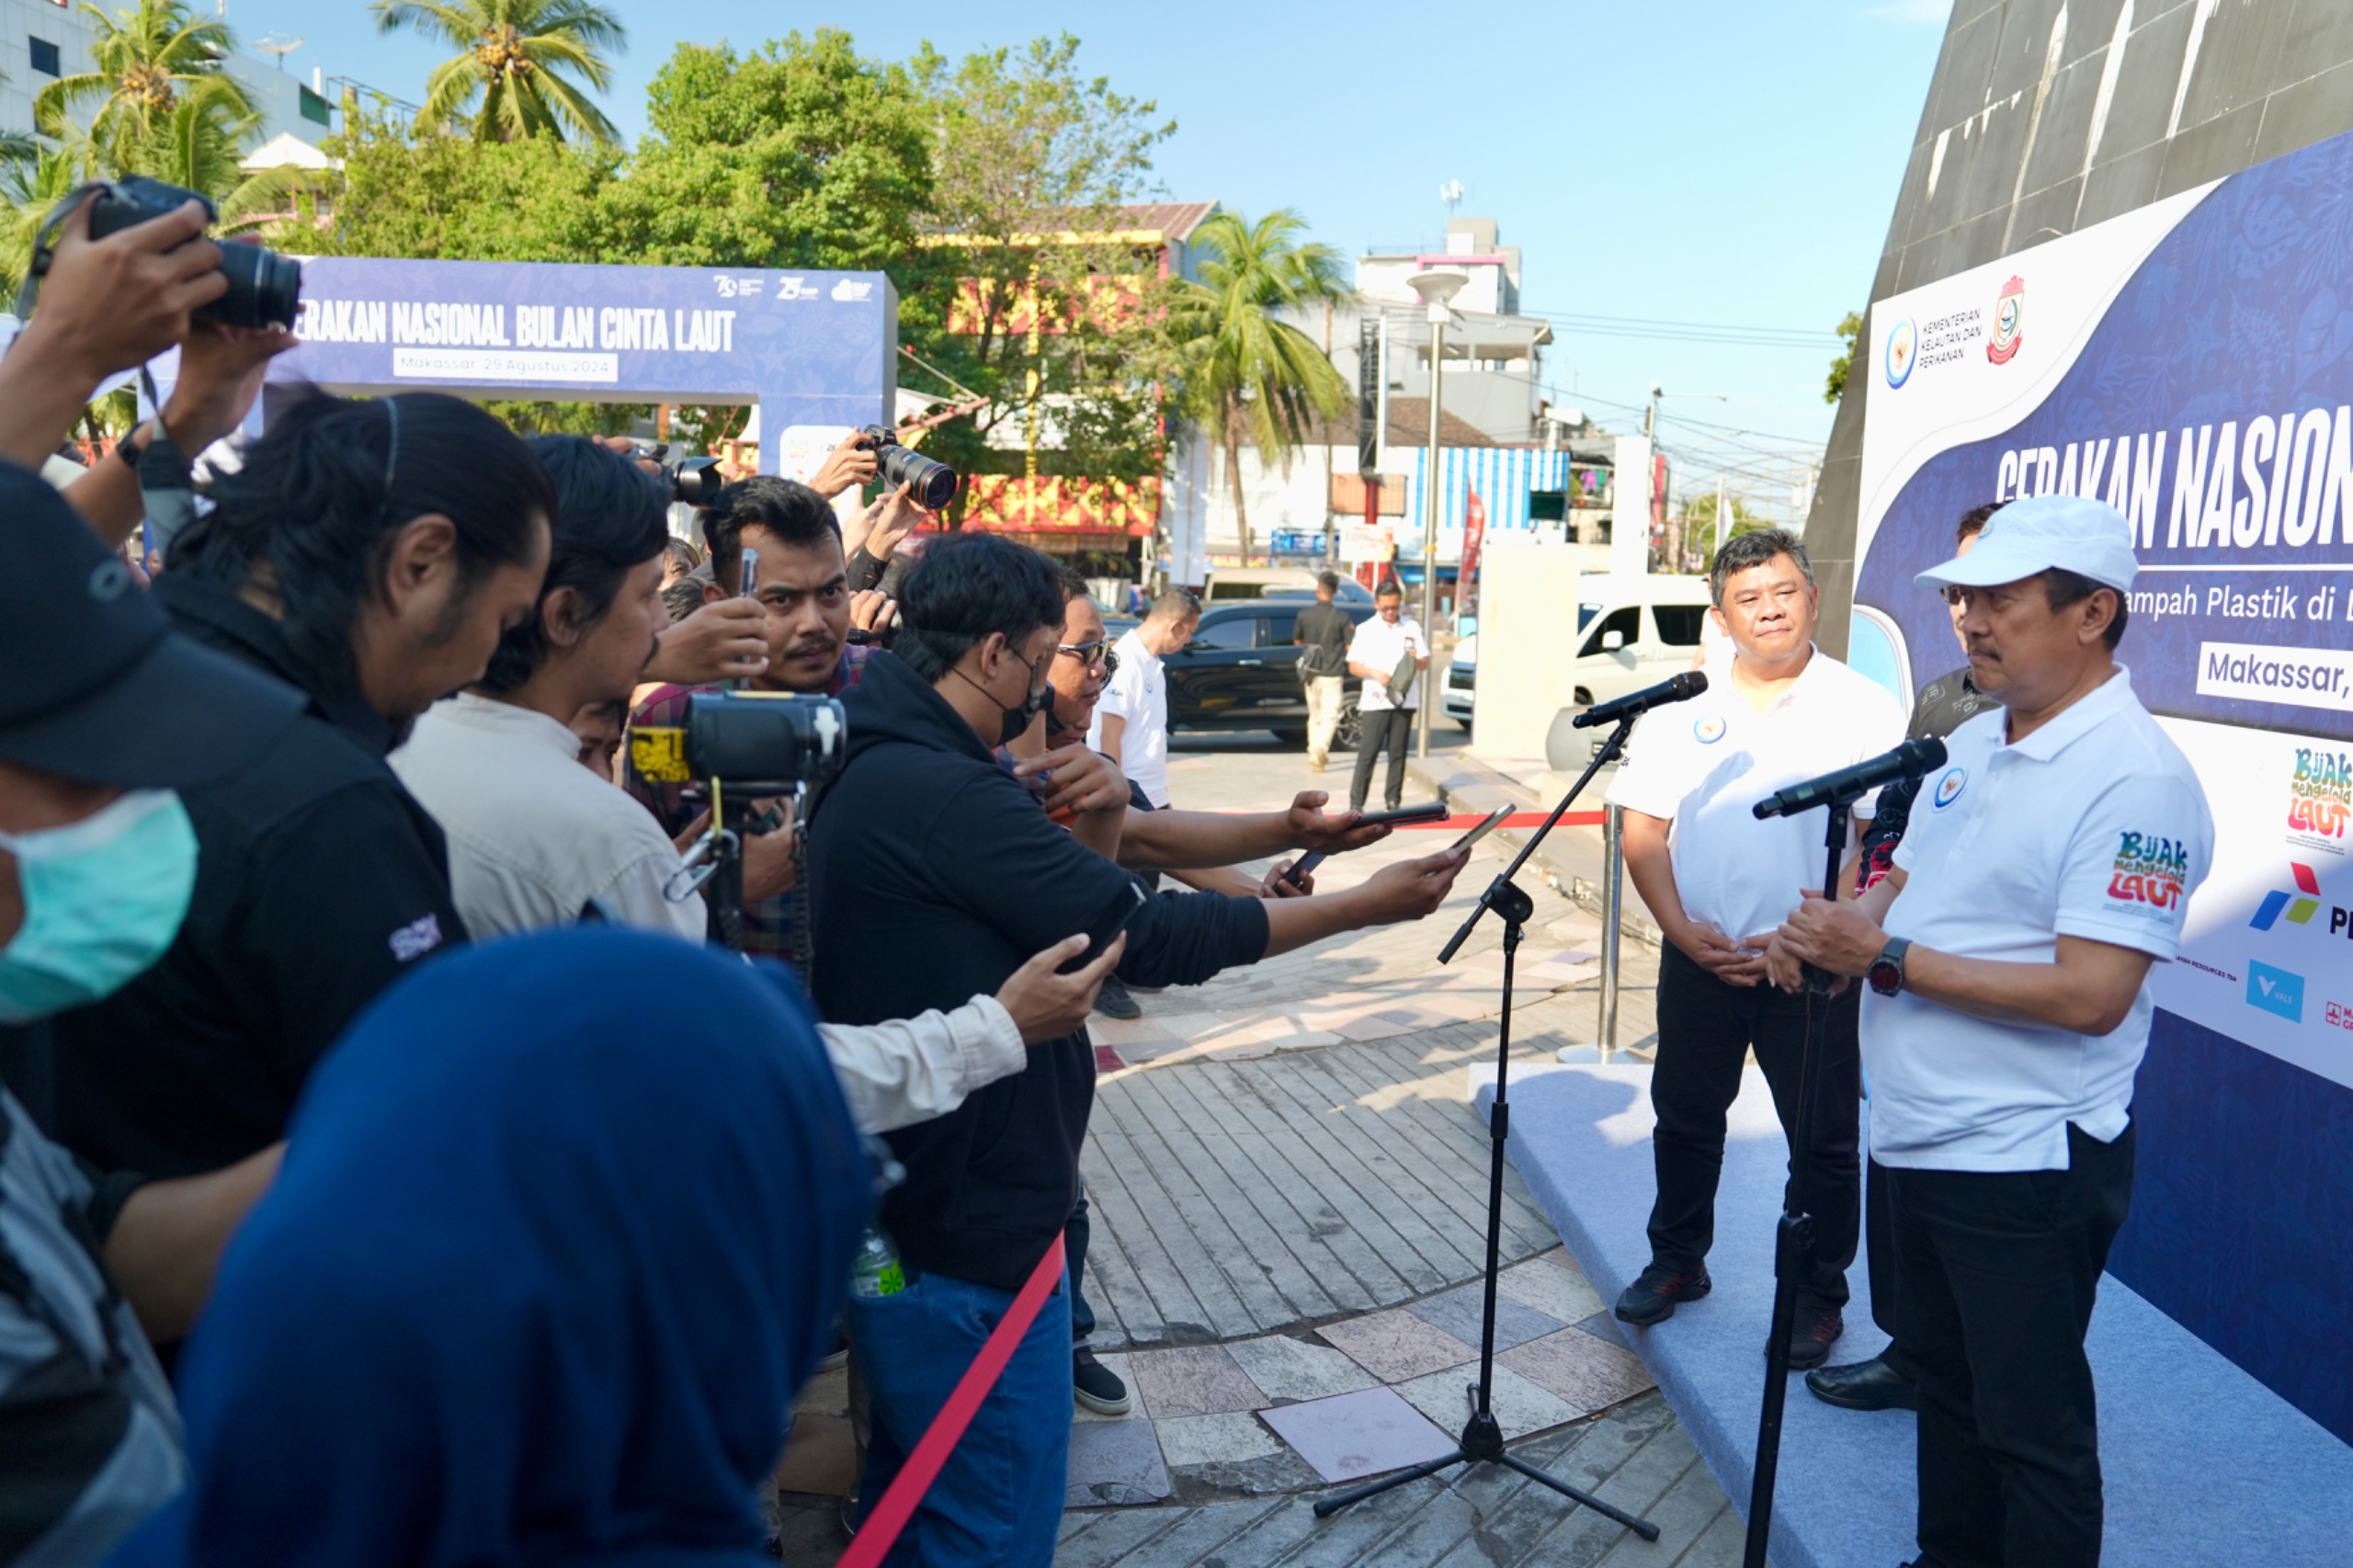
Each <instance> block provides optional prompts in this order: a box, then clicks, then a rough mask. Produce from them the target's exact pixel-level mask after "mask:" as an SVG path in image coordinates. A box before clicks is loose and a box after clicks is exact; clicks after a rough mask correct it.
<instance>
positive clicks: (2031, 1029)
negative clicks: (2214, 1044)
mask: <svg viewBox="0 0 2353 1568" xmlns="http://www.w3.org/2000/svg"><path fill="white" fill-rule="evenodd" d="M2007 733H2008V715H2007V714H2006V712H2004V711H2002V710H1995V711H1993V712H1989V713H1981V714H1979V715H1978V716H1977V717H1976V718H1974V719H1972V720H1970V721H1969V722H1967V723H1965V724H1963V725H1961V728H1960V729H1958V730H1955V731H1954V732H1953V733H1952V735H1951V736H1950V737H1949V739H1948V740H1947V741H1946V742H1945V745H1946V748H1947V751H1948V756H1947V759H1946V764H1945V767H1943V768H1942V769H1941V770H1939V771H1938V772H1936V773H1933V774H1931V775H1929V776H1928V777H1927V778H1924V779H1922V780H1921V783H1920V795H1919V798H1918V800H1916V801H1914V802H1913V806H1912V816H1911V821H1910V823H1909V824H1908V825H1907V826H1906V828H1905V830H1904V842H1903V844H1902V845H1901V846H1898V847H1897V849H1896V852H1895V863H1896V865H1897V866H1899V867H1901V868H1902V869H1903V870H1904V874H1905V876H1906V878H1907V879H1908V880H1907V881H1905V883H1904V891H1903V892H1901V893H1899V894H1897V895H1896V899H1895V902H1894V903H1893V904H1892V905H1891V906H1890V907H1889V909H1888V913H1887V930H1888V934H1889V935H1890V936H1894V937H1906V938H1908V939H1910V940H1911V941H1912V942H1914V943H1915V944H1917V945H1918V946H1920V947H1925V948H1933V949H1936V950H1937V951H1938V952H1943V953H1951V954H1954V955H1956V956H1958V957H1963V958H1975V959H1995V960H2002V961H2005V962H2008V963H2049V962H2051V961H2052V960H2053V959H2054V958H2055V957H2056V956H2057V954H2058V949H2059V938H2060V937H2063V936H2067V937H2086V938H2088V939H2090V940H2092V941H2096V942H2109V943H2113V944H2114V945H2116V946H2118V947H2121V948H2131V949H2137V950H2139V951H2141V952H2144V953H2148V954H2150V955H2151V956H2153V957H2154V958H2156V959H2158V960H2164V961H2170V960H2172V959H2173V957H2174V954H2175V952H2176V950H2177V948H2178V946H2179V944H2180V941H2181V923H2182V915H2183V910H2184V907H2185V906H2186V905H2187V904H2188V901H2189V895H2190V894H2191V893H2192V892H2196V891H2197V888H2198V885H2199V883H2200V882H2202V881H2205V880H2206V874H2207V872H2208V871H2209V870H2210V869H2211V868H2212V865H2213V858H2214V819H2213V816H2212V815H2211V812H2209V811H2208V810H2207V807H2206V795H2205V791H2204V790H2201V789H2200V787H2199V783H2198V776H2197V774H2196V773H2194V772H2192V771H2191V769H2190V766H2189V762H2188V758H2186V757H2184V756H2182V755H2181V749H2180V748H2179V747H2178V746H2177V745H2175V744H2174V743H2173V740H2172V738H2171V737H2170V736H2168V735H2167V734H2166V733H2165V732H2164V731H2163V730H2162V729H2160V728H2158V726H2157V722H2156V721H2155V720H2154V719H2152V718H2151V717H2150V716H2149V711H2148V710H2147V709H2145V708H2143V707H2142V706H2141V702H2140V699H2138V698H2136V697H2135V696H2133V694H2132V682H2131V674H2130V672H2128V671H2126V670H2124V669H2123V668H2121V667H2119V668H2118V670H2117V672H2116V675H2115V676H2114V678H2112V679H2110V680H2109V682H2108V683H2107V684H2105V685H2104V686H2102V687H2100V688H2099V689H2098V690H2097V691H2095V692H2092V693H2091V694H2090V695H2089V696H2087V697H2085V698H2083V699H2081V700H2079V701H2078V702H2076V704H2075V706H2074V707H2072V708H2070V709H2068V710H2065V711H2064V712H2063V713H2061V714H2060V715H2059V716H2058V717H2057V718H2055V719H2053V720H2052V721H2051V722H2049V723H2047V724H2045V725H2043V726H2042V727H2041V728H2040V729H2039V730H2037V731H2035V732H2034V733H2032V734H2030V735H2029V736H2027V738H2026V739H2025V740H2023V741H2020V742H2018V744H2015V745H2013V744H2009V742H2008V740H2007ZM2152 1010H2153V1005H2152V1004H2151V1002H2150V1000H2149V988H2148V986H2147V985H2146V984H2145V983H2144V984H2143V986H2142V987H2141V994H2139V995H2138V996H2136V997H2134V998H2133V1001H2132V1010H2131V1013H2129V1014H2128V1015H2126V1017H2125V1019H2124V1022H2123V1023H2122V1024H2120V1025H2119V1026H2118V1027H2117V1028H2115V1029H2114V1030H2113V1031H2112V1032H2110V1033H2109V1034H2105V1035H2081V1034H2075V1033H2072V1032H2070V1031H2068V1030H2065V1029H2057V1028H2044V1027H2041V1026H2039V1025H2034V1024H2022V1023H1995V1022H1994V1021H1992V1020H1990V1019H1986V1018H1979V1017H1972V1016H1971V1015H1970V1014H1967V1013H1963V1012H1959V1011H1957V1010H1955V1009H1953V1008H1950V1007H1946V1006H1939V1005H1938V1004H1937V1003H1934V1002H1929V1001H1927V1000H1925V999H1923V998H1921V997H1919V996H1915V995H1914V994H1911V993H1909V992H1904V993H1900V994H1896V995H1894V996H1881V995H1879V994H1877V993H1868V994H1865V995H1864V997H1863V1014H1862V1048H1863V1064H1864V1070H1865V1071H1866V1073H1867V1074H1869V1076H1870V1085H1871V1153H1872V1154H1873V1155H1874V1156H1875V1157H1876V1158H1877V1159H1878V1160H1879V1161H1880V1163H1881V1164H1882V1165H1895V1166H1900V1167H1904V1168H1917V1169H1923V1170H1959V1171H2047V1170H2065V1169H2066V1168H2067V1127H2068V1124H2069V1123H2071V1122H2072V1123H2074V1124H2075V1125H2076V1126H2078V1127H2081V1128H2082V1129H2083V1130H2084V1131H2086V1132H2087V1133H2089V1134H2090V1135H2091V1136H2093V1137H2094V1138H2097V1139H2099V1140H2100V1141H2101V1142H2109V1141H2111V1140H2113V1139H2114V1138H2116V1137H2117V1135H2118V1134H2120V1133H2121V1132H2122V1131H2124V1128H2125V1125H2126V1123H2127V1121H2128V1120H2129V1119H2130V1112H2131V1104H2132V1077H2133V1074H2135V1073H2136V1072H2138V1071H2139V1070H2140V1066H2141V1055H2142V1052H2143V1051H2144V1050H2145V1049H2146V1048H2147V1046H2148V1043H2149V1017H2150V1014H2151V1012H2152Z"/></svg>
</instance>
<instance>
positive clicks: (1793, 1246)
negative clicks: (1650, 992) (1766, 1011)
mask: <svg viewBox="0 0 2353 1568" xmlns="http://www.w3.org/2000/svg"><path fill="white" fill-rule="evenodd" d="M1859 793H1860V791H1858V794H1859ZM1853 805H1854V801H1853V800H1852V799H1838V800H1834V801H1831V802H1830V826H1829V830H1828V834H1827V836H1826V838H1825V840H1824V842H1825V845H1826V848H1825V850H1824V866H1823V870H1822V896H1823V897H1824V899H1827V900H1829V901H1830V902H1832V903H1836V902H1837V898H1838V879H1839V873H1840V870H1841V869H1842V868H1841V865H1840V862H1841V861H1842V860H1843V859H1844V858H1845V857H1846V853H1847V812H1849V811H1850V810H1852V808H1853ZM1830 978H1831V977H1830V975H1829V974H1828V973H1827V972H1825V971H1822V970H1818V969H1816V968H1814V967H1813V965H1812V964H1807V965H1806V966H1805V992H1806V1009H1805V1044H1804V1045H1803V1046H1802V1048H1801V1050H1802V1055H1801V1056H1800V1057H1799V1065H1798V1116H1797V1125H1796V1126H1795V1127H1793V1128H1791V1129H1790V1182H1789V1186H1788V1187H1785V1188H1783V1189H1782V1190H1783V1198H1782V1204H1781V1221H1780V1225H1779V1229H1778V1230H1777V1231H1776V1232H1775V1234H1774V1244H1773V1327H1772V1330H1771V1334H1772V1337H1771V1338H1769V1339H1768V1340H1767V1341H1766V1342H1765V1400H1764V1403H1763V1405H1762V1407H1761V1408H1760V1409H1759V1410H1758V1412H1757V1415H1756V1477H1755V1481H1754V1483H1753V1484H1752V1485H1751V1486H1750V1487H1749V1492H1748V1541H1747V1547H1746V1550H1745V1552H1744V1553H1743V1555H1742V1557H1741V1565H1742V1568H1765V1546H1766V1540H1767V1538H1768V1536H1770V1535H1771V1534H1772V1532H1773V1483H1774V1481H1775V1479H1776V1476H1777V1473H1778V1471H1779V1469H1780V1462H1781V1413H1782V1408H1783V1406H1784V1405H1785V1404H1786V1403H1788V1400H1789V1394H1790V1332H1791V1330H1793V1329H1794V1328H1795V1327H1796V1326H1797V1316H1798V1282H1799V1279H1800V1278H1801V1277H1802V1275H1803V1274H1804V1272H1805V1271H1806V1270H1807V1268H1808V1267H1811V1266H1812V1264H1813V1234H1814V1220H1813V1214H1812V1213H1810V1212H1809V1211H1808V1210H1807V1205H1806V1199H1807V1197H1808V1194H1807V1191H1806V1186H1807V1183H1806V1172H1807V1167H1808V1165H1810V1164H1811V1163H1812V1160H1813V1084H1814V1075H1815V1072H1816V1070H1817V1068H1818V1067H1819V1066H1820V1064H1821V1061H1822V1057H1823V1053H1824V1047H1825V1042H1826V1041H1827V1040H1828V1039H1829V1034H1830V1000H1831V996H1830ZM1769 983H1770V982H1769V981H1768V984H1769ZM1856 983H1857V984H1860V983H1861V982H1859V981H1858V982H1856Z"/></svg>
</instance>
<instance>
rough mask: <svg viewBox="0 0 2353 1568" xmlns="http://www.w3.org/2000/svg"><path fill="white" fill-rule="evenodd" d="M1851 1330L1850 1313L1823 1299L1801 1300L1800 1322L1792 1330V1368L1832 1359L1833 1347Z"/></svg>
mask: <svg viewBox="0 0 2353 1568" xmlns="http://www.w3.org/2000/svg"><path fill="white" fill-rule="evenodd" d="M1846 1332H1847V1314H1846V1313H1845V1312H1841V1311H1839V1310H1838V1309H1837V1308H1836V1307H1833V1306H1825V1305H1824V1304H1823V1303H1821V1302H1819V1301H1799V1302H1798V1321H1797V1326H1796V1327H1794V1328H1792V1329H1790V1371H1792V1372H1803V1371H1808V1370H1810V1369H1813V1368H1815V1367H1819V1366H1821V1365H1822V1364H1823V1363H1824V1361H1827V1360H1829V1359H1830V1347H1831V1346H1833V1345H1836V1343H1837V1342H1838V1337H1839V1335H1843V1334H1845V1333H1846Z"/></svg>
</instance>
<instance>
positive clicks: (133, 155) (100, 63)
mask: <svg viewBox="0 0 2353 1568" xmlns="http://www.w3.org/2000/svg"><path fill="white" fill-rule="evenodd" d="M82 14H83V15H84V16H85V17H90V18H91V20H92V22H93V23H94V25H95V29H96V37H94V38H93V39H92V40H91V43H90V58H91V60H92V62H95V63H96V64H97V70H95V71H85V72H80V73H77V74H74V75H72V76H63V77H60V78H59V79H58V80H56V81H54V82H51V84H50V85H48V86H46V87H43V88H42V89H41V90H40V97H36V98H35V99H34V100H33V122H34V124H36V125H37V126H39V127H40V130H41V131H42V132H43V133H44V134H46V135H49V136H51V137H54V138H57V139H58V140H61V141H65V140H73V139H74V131H75V130H76V129H77V128H76V127H75V125H74V115H75V114H76V113H77V112H78V111H79V110H81V109H83V108H85V107H86V106H88V105H89V104H90V103H92V102H93V101H96V102H97V112H96V113H95V114H93V115H92V116H91V117H90V121H89V128H88V134H87V136H86V138H85V139H81V142H80V144H81V146H82V149H83V153H84V156H85V169H86V171H87V172H89V173H93V174H96V173H100V172H111V171H112V170H120V169H126V168H129V167H130V166H131V165H132V164H133V163H134V162H135V161H136V159H137V150H138V149H139V148H140V147H141V146H142V144H143V143H146V142H151V141H153V139H154V138H155V137H156V136H157V135H158V134H160V133H161V132H162V131H163V128H164V126H165V122H166V121H168V120H169V119H171V117H172V114H173V112H174V111H175V110H176V109H177V108H179V106H180V105H181V103H182V102H183V101H185V100H186V99H187V97H188V95H189V94H191V93H197V92H199V91H200V92H201V93H202V94H203V95H205V96H207V97H211V98H213V99H215V100H218V101H222V102H225V103H229V104H232V105H233V106H234V110H235V112H237V113H239V114H251V113H252V112H253V105H252V104H251V103H250V102H248V101H247V100H246V97H245V92H244V88H243V87H240V86H239V85H237V84H236V82H235V81H234V80H233V79H232V78H231V77H229V76H228V75H226V74H223V73H222V69H221V61H222V57H223V56H225V55H226V54H227V53H228V52H229V49H230V45H231V43H232V42H233V40H232V38H231V36H230V33H229V28H228V24H227V23H225V22H221V21H216V20H213V19H210V18H209V17H199V16H196V15H194V14H192V13H191V12H190V11H189V10H188V6H185V5H183V4H182V3H181V0H139V4H138V6H137V8H136V9H135V10H130V11H118V12H116V13H115V14H114V15H113V16H111V17H109V16H108V15H107V14H106V13H105V12H104V11H101V10H99V9H98V8H97V6H93V5H91V4H90V3H89V0H83V5H82ZM106 165H111V169H108V168H107V167H105V166H106Z"/></svg>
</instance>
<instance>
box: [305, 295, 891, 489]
mask: <svg viewBox="0 0 2353 1568" xmlns="http://www.w3.org/2000/svg"><path fill="white" fill-rule="evenodd" d="M302 301H303V311H302V317H301V324H300V325H299V326H298V327H297V329H296V330H297V331H298V332H300V334H301V338H302V347H301V348H300V349H298V350H296V351H295V352H294V353H291V354H289V355H287V356H286V357H284V358H281V359H279V360H278V362H277V363H276V364H274V365H273V366H272V367H271V369H270V380H271V381H278V382H289V381H309V382H313V383H315V384H317V385H320V386H324V387H327V388H330V389H333V390H335V391H338V392H386V391H396V390H400V389H403V388H418V389H424V388H431V389H435V390H438V391H445V392H457V393H459V394H460V395H462V396H468V397H500V398H530V399H541V400H548V401H558V402H601V403H758V404H759V406H760V409H761V423H762V427H763V428H764V429H767V430H769V431H774V432H782V433H784V434H785V435H786V436H787V437H789V436H790V431H791V430H792V428H794V427H796V426H825V427H830V428H835V429H837V428H839V427H841V426H853V425H869V424H874V423H878V422H879V423H883V424H889V423H891V422H892V418H893V413H892V403H893V396H894V392H895V390H896V384H897V373H896V371H897V359H896V351H897V347H898V295H897V293H896V291H895V290H892V287H891V280H890V279H889V278H886V277H884V276H883V275H882V274H881V273H879V272H780V271H767V270H761V269H757V268H748V267H746V268H734V269H727V270H718V269H712V268H707V267H590V266H572V265H565V264H554V263H533V262H486V261H392V260H376V259H369V258H362V257H350V256H320V257H315V258H313V259H311V260H308V261H305V262H304V263H303V264H302ZM771 447H773V448H778V449H781V448H780V446H779V442H778V441H775V440H771V441H769V442H767V443H766V444H765V445H764V449H763V456H762V460H761V466H762V468H764V469H766V470H768V471H770V472H774V470H775V467H776V457H775V455H774V453H772V452H770V451H768V450H767V448H771Z"/></svg>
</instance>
